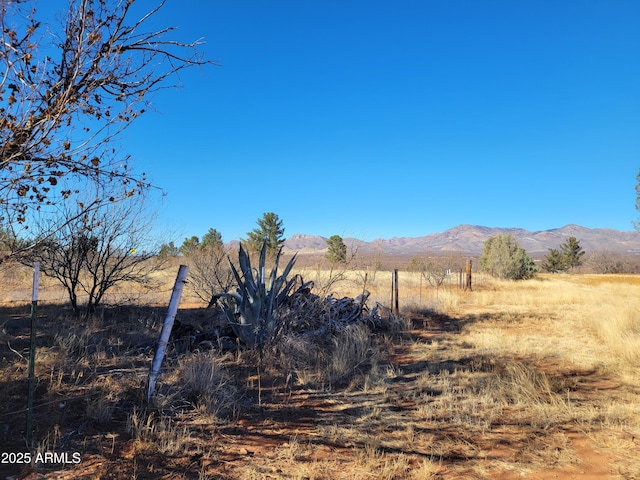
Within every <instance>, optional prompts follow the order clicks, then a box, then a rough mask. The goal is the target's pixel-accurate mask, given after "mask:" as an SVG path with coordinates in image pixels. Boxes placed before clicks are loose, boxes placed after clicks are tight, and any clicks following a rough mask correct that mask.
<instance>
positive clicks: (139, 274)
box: [26, 193, 162, 316]
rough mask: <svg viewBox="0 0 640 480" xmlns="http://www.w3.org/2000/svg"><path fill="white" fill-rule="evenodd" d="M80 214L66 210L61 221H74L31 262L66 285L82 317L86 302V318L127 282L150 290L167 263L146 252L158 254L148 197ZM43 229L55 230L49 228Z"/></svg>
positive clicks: (68, 207) (38, 250)
mask: <svg viewBox="0 0 640 480" xmlns="http://www.w3.org/2000/svg"><path fill="white" fill-rule="evenodd" d="M102 194H103V193H99V194H98V195H102ZM81 203H82V202H81ZM79 210H81V207H78V206H75V205H72V204H67V205H65V206H64V209H63V212H62V213H63V215H62V216H63V218H67V219H69V220H68V221H66V222H65V223H64V227H63V228H62V229H59V230H57V231H56V233H55V234H53V235H50V236H49V238H47V240H45V241H43V242H37V241H36V242H34V243H35V244H37V245H38V247H37V248H35V249H33V250H32V251H31V254H30V255H29V256H28V257H26V258H28V260H29V261H32V260H37V261H39V262H40V264H41V270H42V272H43V273H44V274H45V275H47V276H49V277H52V278H55V279H56V280H58V281H59V282H60V283H61V284H62V285H63V286H64V288H65V289H66V291H67V293H68V296H69V300H70V302H71V307H72V308H73V311H74V313H75V314H76V315H78V316H80V314H81V313H82V312H81V311H82V308H81V305H80V299H81V297H86V304H85V306H84V315H85V316H89V315H91V314H93V313H94V312H95V310H96V308H97V307H98V306H99V305H101V304H102V303H103V300H104V296H105V294H106V293H107V291H109V290H110V289H112V288H113V287H114V286H116V285H118V284H122V283H124V282H131V283H135V284H139V285H147V286H149V285H150V282H151V274H152V273H153V272H154V271H156V270H158V269H160V268H162V263H161V262H159V261H157V259H152V258H151V257H152V256H153V254H154V253H155V252H152V251H145V249H149V250H151V249H153V247H152V246H151V241H152V240H151V239H150V237H149V232H150V226H151V222H152V220H153V216H152V215H149V213H147V211H146V209H145V197H144V196H143V195H140V194H135V195H132V196H131V197H129V198H126V199H125V200H123V201H121V202H110V203H105V204H102V205H100V206H99V207H98V208H95V209H92V210H91V211H90V212H85V213H84V215H82V216H78V212H79ZM43 230H44V231H45V232H49V231H50V228H49V227H48V226H47V225H46V224H45V225H44V228H43Z"/></svg>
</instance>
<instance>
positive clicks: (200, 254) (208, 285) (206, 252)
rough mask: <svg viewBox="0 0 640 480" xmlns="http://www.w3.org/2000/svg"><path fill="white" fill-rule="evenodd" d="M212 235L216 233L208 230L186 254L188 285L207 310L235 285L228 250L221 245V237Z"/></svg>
mask: <svg viewBox="0 0 640 480" xmlns="http://www.w3.org/2000/svg"><path fill="white" fill-rule="evenodd" d="M212 233H217V231H216V230H214V229H210V230H209V232H208V233H207V235H205V236H204V237H203V239H202V242H200V240H199V239H198V241H197V242H192V243H194V244H195V246H192V248H191V249H189V250H188V253H187V254H186V259H187V262H188V263H189V284H188V285H189V287H190V288H191V290H192V291H193V293H195V294H196V296H197V297H198V298H200V299H201V300H202V301H203V302H205V303H206V304H207V308H210V307H212V306H213V305H214V304H215V303H216V301H217V300H218V298H219V297H220V295H221V294H223V293H226V292H228V291H229V290H230V289H231V287H232V286H233V285H234V283H235V281H234V277H233V273H232V271H231V267H230V266H229V260H228V256H229V250H228V249H227V248H226V247H225V245H224V243H222V236H219V235H218V236H215V235H213V234H212ZM192 238H193V237H192ZM195 238H196V239H197V237H195Z"/></svg>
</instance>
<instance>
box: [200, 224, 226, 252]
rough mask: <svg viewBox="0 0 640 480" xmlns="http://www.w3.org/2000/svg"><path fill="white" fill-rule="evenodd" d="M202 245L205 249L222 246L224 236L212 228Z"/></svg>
mask: <svg viewBox="0 0 640 480" xmlns="http://www.w3.org/2000/svg"><path fill="white" fill-rule="evenodd" d="M200 245H201V246H202V247H203V248H204V247H208V246H216V245H222V234H221V233H220V232H219V231H218V230H216V229H215V228H210V229H209V230H208V231H207V233H205V234H204V236H203V237H202V242H201V243H200Z"/></svg>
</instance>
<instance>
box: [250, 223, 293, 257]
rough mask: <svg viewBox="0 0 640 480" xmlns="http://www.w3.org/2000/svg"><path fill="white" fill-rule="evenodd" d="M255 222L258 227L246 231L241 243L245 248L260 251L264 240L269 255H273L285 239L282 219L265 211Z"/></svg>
mask: <svg viewBox="0 0 640 480" xmlns="http://www.w3.org/2000/svg"><path fill="white" fill-rule="evenodd" d="M256 223H257V224H258V227H257V228H254V229H253V230H252V231H250V232H247V238H246V240H243V241H242V243H244V244H245V246H246V248H247V250H252V251H254V252H260V250H261V249H262V244H263V243H264V242H265V241H266V242H267V253H268V254H269V255H270V256H275V255H276V253H277V252H278V250H280V247H281V245H282V244H283V243H284V240H285V239H284V228H283V226H282V220H280V218H279V217H278V215H276V214H275V213H273V212H267V213H263V214H262V218H259V219H258V220H257V221H256Z"/></svg>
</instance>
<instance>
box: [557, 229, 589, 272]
mask: <svg viewBox="0 0 640 480" xmlns="http://www.w3.org/2000/svg"><path fill="white" fill-rule="evenodd" d="M560 251H561V252H562V255H563V257H564V260H565V264H566V266H567V268H571V269H572V268H576V267H579V266H580V265H582V257H583V256H584V253H585V252H584V250H583V249H582V247H581V246H580V241H579V240H578V239H576V237H569V238H568V239H567V241H566V242H565V243H563V244H562V245H560Z"/></svg>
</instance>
